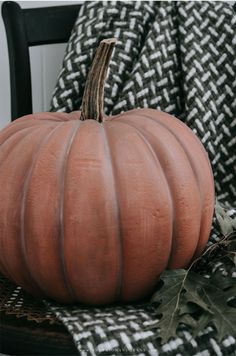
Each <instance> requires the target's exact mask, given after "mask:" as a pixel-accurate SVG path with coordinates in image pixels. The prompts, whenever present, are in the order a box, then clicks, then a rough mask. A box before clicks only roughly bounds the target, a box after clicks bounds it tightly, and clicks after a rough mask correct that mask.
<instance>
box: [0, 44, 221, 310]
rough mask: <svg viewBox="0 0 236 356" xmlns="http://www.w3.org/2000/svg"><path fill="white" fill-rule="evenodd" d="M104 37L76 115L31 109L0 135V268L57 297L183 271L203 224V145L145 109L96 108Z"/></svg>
mask: <svg viewBox="0 0 236 356" xmlns="http://www.w3.org/2000/svg"><path fill="white" fill-rule="evenodd" d="M114 45H115V39H107V40H103V41H102V42H101V43H100V45H99V47H98V50H97V52H96V55H95V59H94V61H93V63H92V66H91V69H90V72H89V75H88V79H87V83H86V86H85V90H84V97H83V102H82V110H81V112H80V111H78V112H72V113H70V114H67V113H59V112H57V113H37V114H33V115H27V116H25V117H22V118H20V119H18V120H16V121H15V122H13V123H11V124H9V125H8V126H7V127H6V128H5V129H3V130H2V131H1V133H0V145H1V146H0V147H1V150H0V165H1V172H0V197H1V200H0V251H1V254H0V270H1V272H2V273H3V274H5V275H6V276H7V277H8V278H10V279H11V280H12V281H14V282H15V283H16V284H18V285H20V286H22V287H23V288H24V289H25V290H26V291H28V292H30V293H31V294H33V295H35V296H39V297H49V298H52V299H55V300H57V301H59V302H65V303H69V302H75V301H79V302H81V303H86V304H96V305H99V304H107V303H113V302H118V301H119V302H130V301H134V300H139V299H142V298H144V297H145V296H147V295H149V294H150V293H151V292H152V291H153V288H154V287H155V286H156V283H157V280H158V277H159V276H160V274H161V273H162V272H163V270H164V269H166V268H184V267H186V266H189V264H190V263H191V261H192V260H193V259H194V258H195V257H196V256H198V255H199V254H201V252H202V251H203V249H204V247H205V245H206V243H207V241H208V238H209V232H210V229H211V223H212V215H213V209H214V208H213V207H214V183H213V176H212V170H211V166H210V163H209V160H208V156H207V153H206V151H205V150H204V148H203V146H202V144H201V142H200V141H199V140H198V138H197V137H196V136H195V135H194V133H193V132H192V131H191V130H190V129H189V128H188V127H187V126H186V125H185V124H183V123H182V122H181V121H180V120H178V119H176V118H175V117H173V116H171V115H169V114H167V113H164V112H161V111H158V110H154V109H135V110H131V111H128V112H124V113H121V114H120V115H117V116H113V117H112V116H111V117H107V116H105V115H104V114H103V92H104V81H105V77H106V74H107V69H108V64H109V60H110V58H111V54H112V50H113V47H114Z"/></svg>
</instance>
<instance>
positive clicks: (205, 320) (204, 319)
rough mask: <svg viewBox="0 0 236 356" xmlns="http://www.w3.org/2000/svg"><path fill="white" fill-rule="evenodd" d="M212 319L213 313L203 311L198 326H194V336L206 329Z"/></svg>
mask: <svg viewBox="0 0 236 356" xmlns="http://www.w3.org/2000/svg"><path fill="white" fill-rule="evenodd" d="M211 320H212V315H211V314H210V313H203V314H202V315H201V316H200V318H199V319H198V321H197V323H196V326H195V327H194V328H193V338H194V339H195V338H196V336H197V335H198V334H199V332H200V331H202V330H204V329H205V328H206V327H207V325H209V324H210V322H211Z"/></svg>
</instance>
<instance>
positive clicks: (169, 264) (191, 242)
mask: <svg viewBox="0 0 236 356" xmlns="http://www.w3.org/2000/svg"><path fill="white" fill-rule="evenodd" d="M136 117H139V118H142V117H143V115H142V116H136ZM123 120H124V118H123ZM123 120H122V119H120V120H119V122H120V121H122V122H123ZM153 121H154V120H153ZM154 122H155V124H157V125H158V123H157V122H156V121H154ZM126 123H127V122H126ZM127 124H128V125H130V126H132V127H134V128H136V129H138V130H140V131H141V132H146V134H149V135H150V134H152V133H151V132H147V131H145V129H140V127H138V128H137V126H136V125H135V120H134V119H133V121H132V124H130V121H129V122H128V123H127ZM159 130H160V125H159ZM164 130H165V131H166V132H167V134H168V135H169V136H170V133H169V130H168V129H166V128H164ZM171 136H172V135H171ZM148 142H149V140H148ZM158 142H159V144H161V145H162V146H163V144H164V143H161V141H160V140H159V141H158ZM149 144H150V142H149ZM175 144H177V146H179V147H180V151H181V152H183V153H184V151H183V150H182V147H181V146H180V145H179V144H178V141H176V140H175ZM150 145H151V144H150ZM163 147H164V146H163ZM153 150H154V152H155V154H156V155H157V153H156V149H154V148H153ZM157 152H158V151H157ZM157 156H158V155H157ZM158 159H159V157H158ZM159 161H160V164H161V160H160V159H159ZM189 169H190V170H191V166H190V163H189ZM163 170H164V168H163ZM164 172H165V170H164ZM189 172H190V171H189ZM191 172H192V171H191ZM165 174H166V173H165ZM166 179H167V182H168V184H169V188H170V191H171V196H172V201H173V202H174V211H175V212H176V211H178V210H179V209H178V206H175V204H179V200H178V199H177V200H176V199H174V193H173V192H172V190H173V189H174V186H175V185H174V186H172V184H173V182H172V183H171V182H170V181H169V178H168V176H167V177H166ZM192 179H193V180H194V181H195V185H196V188H197V189H198V185H197V182H196V177H195V176H194V174H193V172H192ZM185 199H186V198H185ZM195 205H196V204H195ZM197 210H198V211H199V213H200V211H201V210H200V206H199V209H197ZM175 216H176V213H175ZM199 216H200V214H199ZM182 227H183V224H182ZM178 230H179V229H177V231H178ZM175 231H176V226H175V221H174V220H173V238H174V240H173V239H172V246H176V245H179V241H178V242H177V240H178V239H177V237H176V238H175ZM187 241H189V252H190V251H192V245H190V244H193V241H190V240H187ZM196 246H197V240H196V241H195V248H196ZM190 247H191V248H190ZM175 254H176V251H175ZM173 256H174V255H173V251H172V253H171V255H170V258H169V263H168V266H172V264H173ZM191 257H193V255H192V256H191ZM176 258H177V257H175V259H176ZM177 261H178V260H177ZM180 263H181V261H180Z"/></svg>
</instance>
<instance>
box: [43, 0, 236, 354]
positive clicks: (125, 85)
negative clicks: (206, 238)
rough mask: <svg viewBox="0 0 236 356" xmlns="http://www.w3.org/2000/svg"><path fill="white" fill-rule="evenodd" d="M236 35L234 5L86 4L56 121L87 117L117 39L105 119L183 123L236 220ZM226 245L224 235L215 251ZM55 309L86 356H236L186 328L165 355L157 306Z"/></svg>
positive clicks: (230, 346)
mask: <svg viewBox="0 0 236 356" xmlns="http://www.w3.org/2000/svg"><path fill="white" fill-rule="evenodd" d="M235 25H236V16H235V13H234V10H233V7H232V5H231V4H230V3H226V2H184V1H183V2H157V1H143V2H139V1H126V2H121V1H109V2H102V1H97V2H96V1H94V2H85V3H84V4H83V5H82V7H81V10H80V12H79V15H78V19H77V21H76V23H75V25H74V28H73V30H72V33H71V37H70V40H69V43H68V46H67V49H66V54H65V57H64V60H63V66H62V69H61V72H60V74H59V77H58V80H57V84H56V87H55V90H54V93H53V96H52V100H51V111H64V112H70V111H74V110H79V109H80V107H81V102H82V96H83V90H84V86H85V81H86V78H87V75H88V71H89V67H90V65H91V62H92V59H93V57H94V54H95V51H96V48H97V46H98V44H99V42H100V41H101V40H102V39H104V38H109V37H116V38H117V39H118V41H117V45H116V48H115V52H114V55H113V58H112V61H111V65H110V70H109V75H108V78H107V81H106V85H105V99H104V110H105V113H106V114H108V115H111V114H118V113H120V112H122V111H127V110H130V109H133V108H138V107H140V108H145V107H151V108H154V109H155V108H156V109H160V110H162V111H166V112H168V113H171V114H173V115H175V116H177V117H178V118H180V119H181V120H182V121H183V122H185V123H186V124H187V125H188V126H189V127H190V128H191V129H192V130H193V131H194V133H195V134H196V135H197V136H198V137H199V139H200V140H201V141H202V143H203V145H204V146H205V148H206V150H207V152H208V154H209V158H210V161H211V164H212V168H213V172H214V178H215V187H216V194H217V198H218V200H219V201H220V202H221V203H222V204H224V205H225V206H227V208H228V210H229V212H232V211H233V210H232V208H233V206H234V205H235V199H236V184H235V182H236V99H235V98H236V96H235V89H236V56H235V44H236V36H235V33H236V32H235ZM219 236H220V233H219V230H218V229H217V226H216V225H214V226H213V232H212V236H211V240H210V241H211V242H213V241H215V240H217V239H218V238H219ZM231 272H232V273H233V271H231ZM48 306H49V308H50V309H51V310H53V311H54V312H55V313H56V315H57V317H58V318H59V319H60V320H61V321H62V322H63V323H64V324H65V326H66V327H67V329H68V330H69V332H70V333H71V334H72V336H73V338H74V341H75V343H76V345H77V347H78V350H79V351H80V353H81V355H97V354H102V355H103V354H111V355H113V354H114V355H115V354H116V355H117V354H126V353H127V354H128V353H129V354H131V355H134V354H135V355H177V354H179V355H234V354H235V353H236V346H235V345H236V344H235V342H236V341H235V339H234V338H233V337H232V336H230V335H229V336H228V337H227V338H225V339H224V340H223V341H222V342H220V343H219V342H218V341H217V340H216V338H215V331H214V330H213V329H212V328H211V327H208V328H207V329H206V330H203V331H202V332H201V333H200V334H199V335H198V336H197V338H196V339H195V340H193V339H192V338H191V333H190V331H189V330H188V328H187V327H185V326H183V328H182V329H181V330H180V331H179V334H178V337H176V338H175V339H173V340H172V341H170V342H168V343H167V344H165V345H163V346H161V345H160V342H159V341H158V339H157V332H156V331H152V330H151V329H147V328H146V327H147V326H148V325H151V324H152V323H153V322H154V321H155V320H156V315H155V313H154V310H153V309H152V307H151V306H150V305H149V304H148V303H146V304H140V305H128V306H117V307H114V306H113V307H111V306H110V307H106V308H81V307H79V306H78V305H73V306H69V307H62V306H60V305H57V304H50V305H48ZM117 350H118V351H117ZM119 350H121V351H119ZM122 350H123V351H122ZM134 350H136V351H134ZM122 352H123V353H122Z"/></svg>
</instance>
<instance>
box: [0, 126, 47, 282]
mask: <svg viewBox="0 0 236 356" xmlns="http://www.w3.org/2000/svg"><path fill="white" fill-rule="evenodd" d="M30 129H32V128H30ZM40 130H41V128H38V130H37V131H40ZM32 131H33V130H32ZM25 138H28V135H26V136H24V137H20V139H19V141H18V142H17V144H15V146H14V147H13V149H11V152H9V153H8V155H9V154H10V153H11V154H12V152H14V151H16V150H17V147H18V145H20V144H21V143H22V141H23V140H24V139H25ZM8 155H7V156H8ZM4 158H5V157H4ZM5 162H6V160H5V159H3V160H2V162H0V168H1V166H2V164H4V163H5ZM0 242H1V243H2V239H1V240H0ZM1 267H2V268H3V269H4V270H6V271H7V274H8V275H9V276H10V277H11V278H10V279H12V280H13V281H15V278H13V277H12V273H11V272H9V268H8V263H7V262H6V260H5V256H4V254H1ZM27 273H28V270H27ZM28 274H29V273H28ZM15 283H16V284H18V283H17V282H16V281H15Z"/></svg>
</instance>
